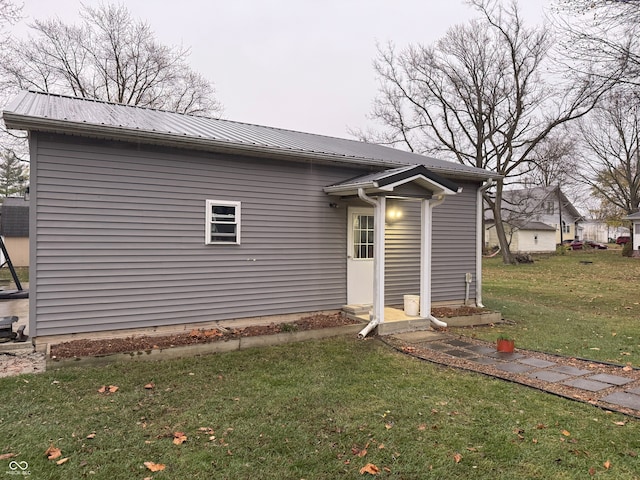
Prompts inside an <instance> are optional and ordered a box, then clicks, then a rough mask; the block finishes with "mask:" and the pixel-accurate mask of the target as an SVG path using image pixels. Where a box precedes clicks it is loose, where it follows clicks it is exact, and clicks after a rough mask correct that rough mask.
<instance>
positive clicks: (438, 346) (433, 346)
mask: <svg viewBox="0 0 640 480" xmlns="http://www.w3.org/2000/svg"><path fill="white" fill-rule="evenodd" d="M420 346H421V347H424V348H430V349H431V350H436V351H438V352H442V351H444V350H449V349H450V348H451V345H445V344H444V343H440V342H429V343H423V344H421V345H420Z"/></svg>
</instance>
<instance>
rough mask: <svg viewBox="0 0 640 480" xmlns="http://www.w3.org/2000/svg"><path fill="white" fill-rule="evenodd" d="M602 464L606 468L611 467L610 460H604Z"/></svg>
mask: <svg viewBox="0 0 640 480" xmlns="http://www.w3.org/2000/svg"><path fill="white" fill-rule="evenodd" d="M603 465H604V468H606V469H607V470H609V469H610V468H611V462H610V461H609V460H607V461H606V462H604V463H603Z"/></svg>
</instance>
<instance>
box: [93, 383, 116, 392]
mask: <svg viewBox="0 0 640 480" xmlns="http://www.w3.org/2000/svg"><path fill="white" fill-rule="evenodd" d="M118 388H119V387H116V386H115V385H109V386H108V387H107V386H106V385H103V386H101V387H100V388H99V389H98V393H115V392H117V391H118Z"/></svg>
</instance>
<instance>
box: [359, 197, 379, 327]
mask: <svg viewBox="0 0 640 480" xmlns="http://www.w3.org/2000/svg"><path fill="white" fill-rule="evenodd" d="M358 197H359V198H360V200H362V201H364V202H366V203H368V204H369V205H373V208H374V209H378V208H379V207H380V204H379V203H378V201H377V200H375V199H373V198H371V197H369V196H367V194H366V193H364V189H363V188H358ZM378 228H380V227H379V226H378ZM382 228H383V229H384V226H383V227H382ZM377 244H378V242H376V246H377ZM376 261H379V259H376ZM374 275H375V272H374ZM374 290H375V289H374ZM374 300H375V298H374ZM376 310H377V308H376V305H375V303H374V305H373V312H372V313H371V314H370V315H369V323H368V324H367V325H366V326H365V327H364V328H363V329H362V330H360V332H359V333H358V338H360V339H362V338H364V337H366V336H367V335H369V333H371V331H372V330H373V329H374V328H376V327H377V326H378V325H379V324H380V312H378V311H376Z"/></svg>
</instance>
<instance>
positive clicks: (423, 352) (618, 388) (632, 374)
mask: <svg viewBox="0 0 640 480" xmlns="http://www.w3.org/2000/svg"><path fill="white" fill-rule="evenodd" d="M382 339H383V341H385V342H386V343H388V344H390V345H392V346H394V347H395V348H397V349H399V350H401V351H403V352H404V353H407V354H410V355H413V356H416V357H419V358H422V359H424V360H429V361H432V362H436V363H440V364H444V365H449V366H452V367H457V368H463V369H465V370H472V371H476V372H480V373H484V374H487V375H491V376H493V377H496V378H503V379H505V380H509V381H512V382H516V383H520V384H523V385H528V386H532V387H535V388H538V389H540V390H543V391H547V392H550V393H554V394H556V395H560V396H563V397H566V398H571V399H573V400H578V401H582V402H585V403H590V404H592V405H595V406H598V407H601V408H604V409H607V410H613V411H618V412H621V413H624V414H627V415H631V416H634V417H637V418H640V370H637V369H630V368H629V367H626V368H625V367H623V366H618V365H611V364H603V363H598V362H595V361H588V360H582V359H575V358H569V357H562V356H553V355H548V354H544V353H540V352H532V351H526V350H519V349H516V351H515V352H514V353H499V352H497V351H496V349H495V347H494V346H492V345H490V344H488V343H483V342H479V341H475V340H470V339H469V340H466V339H464V338H459V337H456V336H453V335H450V334H447V333H441V332H434V331H416V332H408V333H400V334H394V335H389V336H386V337H382Z"/></svg>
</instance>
